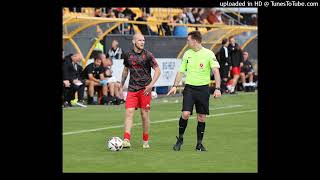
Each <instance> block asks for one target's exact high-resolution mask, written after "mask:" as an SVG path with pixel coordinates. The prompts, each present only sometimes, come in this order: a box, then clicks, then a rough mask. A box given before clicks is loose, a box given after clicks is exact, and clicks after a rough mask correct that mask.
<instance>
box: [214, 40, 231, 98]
mask: <svg viewBox="0 0 320 180" xmlns="http://www.w3.org/2000/svg"><path fill="white" fill-rule="evenodd" d="M221 45H222V47H221V48H220V51H219V53H218V56H217V57H218V61H219V64H220V69H219V70H220V76H221V93H224V92H225V91H226V89H227V85H226V83H227V81H228V78H229V76H230V70H231V62H230V55H229V51H228V46H229V41H228V39H227V38H225V39H223V40H222V43H221Z"/></svg>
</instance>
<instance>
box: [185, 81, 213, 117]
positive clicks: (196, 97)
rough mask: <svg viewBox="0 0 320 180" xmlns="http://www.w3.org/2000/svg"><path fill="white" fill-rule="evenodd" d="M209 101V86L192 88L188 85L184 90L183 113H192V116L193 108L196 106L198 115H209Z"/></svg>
mask: <svg viewBox="0 0 320 180" xmlns="http://www.w3.org/2000/svg"><path fill="white" fill-rule="evenodd" d="M209 99H210V91H209V85H204V86H192V85H189V84H186V86H185V88H184V90H183V105H182V111H190V113H191V115H192V112H193V106H194V105H196V112H197V113H198V114H208V115H209Z"/></svg>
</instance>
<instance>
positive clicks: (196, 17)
mask: <svg viewBox="0 0 320 180" xmlns="http://www.w3.org/2000/svg"><path fill="white" fill-rule="evenodd" d="M191 12H192V15H193V17H194V20H195V22H194V23H195V24H203V20H202V19H201V16H200V12H201V13H203V9H202V8H199V9H198V8H193V9H192V11H191Z"/></svg>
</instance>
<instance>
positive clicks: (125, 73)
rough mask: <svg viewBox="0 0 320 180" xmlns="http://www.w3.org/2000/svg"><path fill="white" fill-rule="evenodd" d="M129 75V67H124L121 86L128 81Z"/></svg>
mask: <svg viewBox="0 0 320 180" xmlns="http://www.w3.org/2000/svg"><path fill="white" fill-rule="evenodd" d="M127 77H128V68H127V67H124V68H123V71H122V77H121V87H123V86H124V83H125V82H126V79H127Z"/></svg>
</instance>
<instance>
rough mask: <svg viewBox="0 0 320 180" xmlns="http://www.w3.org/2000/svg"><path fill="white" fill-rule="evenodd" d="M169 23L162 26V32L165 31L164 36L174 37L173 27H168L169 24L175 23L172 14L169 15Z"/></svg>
mask: <svg viewBox="0 0 320 180" xmlns="http://www.w3.org/2000/svg"><path fill="white" fill-rule="evenodd" d="M167 21H168V22H163V23H162V24H161V26H162V29H161V30H164V33H163V34H164V35H165V36H172V32H171V27H172V26H171V25H170V26H169V25H168V23H174V20H173V15H172V14H170V15H168V17H167Z"/></svg>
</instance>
